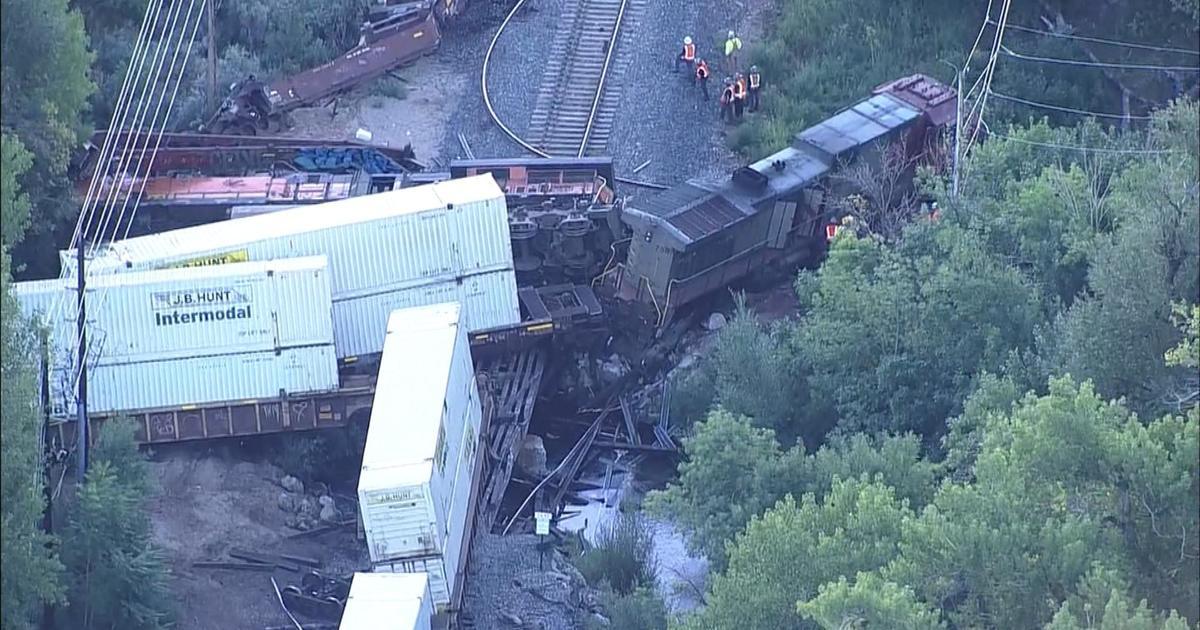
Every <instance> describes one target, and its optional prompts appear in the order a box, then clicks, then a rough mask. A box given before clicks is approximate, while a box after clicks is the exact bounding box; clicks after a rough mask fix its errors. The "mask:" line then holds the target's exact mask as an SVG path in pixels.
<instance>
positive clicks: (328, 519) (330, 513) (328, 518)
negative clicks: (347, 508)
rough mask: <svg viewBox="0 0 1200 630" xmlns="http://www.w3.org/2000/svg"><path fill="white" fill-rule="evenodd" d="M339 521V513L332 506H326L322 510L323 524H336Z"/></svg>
mask: <svg viewBox="0 0 1200 630" xmlns="http://www.w3.org/2000/svg"><path fill="white" fill-rule="evenodd" d="M337 520H338V511H337V510H336V509H334V507H333V506H332V505H326V506H324V507H322V508H321V522H322V523H336V522H337Z"/></svg>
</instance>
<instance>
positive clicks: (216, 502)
mask: <svg viewBox="0 0 1200 630" xmlns="http://www.w3.org/2000/svg"><path fill="white" fill-rule="evenodd" d="M155 459H156V461H154V462H152V464H151V467H152V468H151V469H152V473H153V475H154V477H156V478H157V479H158V480H159V484H160V492H159V493H158V494H157V496H156V497H155V498H154V499H153V500H152V501H151V504H150V506H149V512H150V518H151V523H152V526H153V532H154V541H155V543H156V544H158V545H159V546H160V547H161V548H162V549H163V551H164V552H165V554H166V556H167V561H168V564H169V566H170V567H171V571H172V581H173V586H174V590H175V592H176V594H177V596H178V601H179V609H178V613H179V616H178V619H177V623H176V628H178V630H230V629H234V628H264V627H271V626H278V625H284V624H290V621H289V620H288V619H287V617H286V616H285V615H284V613H283V611H282V609H281V608H280V605H279V602H278V600H277V599H276V596H275V592H274V589H273V588H272V586H271V577H272V576H274V577H275V580H276V581H277V582H278V583H279V587H280V588H283V587H284V586H286V585H287V584H291V583H293V582H298V581H299V578H300V574H299V573H289V572H287V571H284V570H282V569H280V570H277V571H276V572H275V573H273V574H272V573H265V572H257V571H235V570H215V569H201V568H193V567H192V566H191V565H192V563H193V562H195V561H197V560H220V561H231V560H232V559H231V558H229V557H228V556H227V555H226V552H227V551H228V550H229V549H230V548H232V547H243V548H247V549H251V550H254V551H259V552H265V553H271V552H283V553H290V554H296V555H302V556H307V557H311V558H316V559H318V560H321V561H322V568H321V569H319V570H320V571H322V572H324V573H328V574H343V573H346V572H350V571H352V570H353V569H355V568H361V567H364V566H366V565H367V564H368V563H367V561H366V557H365V556H366V548H365V547H363V546H362V545H361V544H360V543H359V541H358V540H357V538H356V535H355V531H354V530H353V528H347V529H343V530H339V531H337V532H333V533H326V534H321V535H318V536H315V537H308V538H300V539H295V540H289V539H286V538H285V536H286V535H287V534H289V533H294V530H291V529H289V528H287V527H286V526H285V525H284V519H285V514H284V512H283V511H282V510H280V509H279V507H278V498H279V494H280V492H282V487H281V486H280V485H279V479H280V478H282V475H283V473H282V472H281V471H280V470H279V469H278V468H276V467H275V466H272V465H270V464H265V463H258V462H248V461H239V460H237V459H234V458H230V457H221V456H214V455H204V456H199V457H191V456H188V455H186V454H182V453H178V454H172V455H168V456H161V455H160V456H159V457H156V458H155Z"/></svg>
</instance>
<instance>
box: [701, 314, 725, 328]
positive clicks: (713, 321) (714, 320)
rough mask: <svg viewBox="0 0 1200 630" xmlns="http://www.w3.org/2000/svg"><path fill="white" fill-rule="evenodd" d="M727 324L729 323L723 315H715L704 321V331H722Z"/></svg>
mask: <svg viewBox="0 0 1200 630" xmlns="http://www.w3.org/2000/svg"><path fill="white" fill-rule="evenodd" d="M727 323H729V322H728V321H727V320H726V319H725V316H724V315H723V314H721V313H713V314H712V315H709V316H708V319H706V320H704V330H712V331H717V330H721V329H722V328H724V327H725V324H727Z"/></svg>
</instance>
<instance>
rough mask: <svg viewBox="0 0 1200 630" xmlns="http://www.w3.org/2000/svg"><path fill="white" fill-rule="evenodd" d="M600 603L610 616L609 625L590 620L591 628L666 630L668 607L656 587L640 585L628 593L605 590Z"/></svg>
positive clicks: (592, 629)
mask: <svg viewBox="0 0 1200 630" xmlns="http://www.w3.org/2000/svg"><path fill="white" fill-rule="evenodd" d="M600 603H601V604H602V605H603V606H604V611H605V613H606V614H607V616H608V621H609V623H608V626H603V625H602V624H601V623H600V622H598V621H595V620H589V621H588V624H587V627H588V628H589V630H599V628H604V627H607V628H620V629H621V630H666V627H667V607H666V605H665V604H663V601H662V598H660V597H659V596H658V594H657V593H655V591H654V589H652V588H648V587H638V588H636V589H634V591H633V592H632V593H630V594H628V595H618V594H617V593H614V592H612V591H605V592H604V593H602V594H601V595H600Z"/></svg>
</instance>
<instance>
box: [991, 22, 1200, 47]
mask: <svg viewBox="0 0 1200 630" xmlns="http://www.w3.org/2000/svg"><path fill="white" fill-rule="evenodd" d="M988 22H989V23H990V24H995V21H994V20H992V19H991V15H989V16H988ZM1008 28H1010V29H1012V30H1014V31H1022V32H1025V33H1035V34H1038V35H1045V36H1047V37H1055V38H1060V39H1074V40H1079V41H1084V42H1092V43H1095V44H1105V45H1108V46H1123V47H1125V48H1136V49H1141V50H1153V51H1158V52H1173V53H1180V54H1185V55H1195V56H1197V57H1200V49H1197V50H1189V49H1187V48H1175V47H1172V46H1154V45H1151V44H1141V43H1137V42H1126V41H1120V40H1116V39H1104V38H1102V37H1088V36H1086V35H1075V34H1073V33H1056V32H1054V31H1047V30H1042V29H1037V28H1031V27H1028V26H1021V25H1020V24H1009V25H1008Z"/></svg>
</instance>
